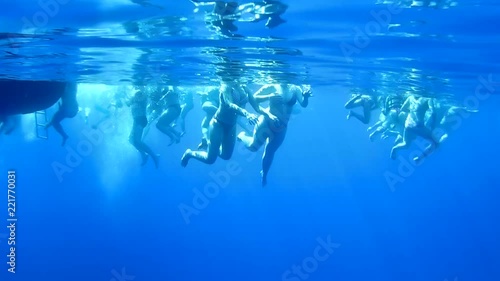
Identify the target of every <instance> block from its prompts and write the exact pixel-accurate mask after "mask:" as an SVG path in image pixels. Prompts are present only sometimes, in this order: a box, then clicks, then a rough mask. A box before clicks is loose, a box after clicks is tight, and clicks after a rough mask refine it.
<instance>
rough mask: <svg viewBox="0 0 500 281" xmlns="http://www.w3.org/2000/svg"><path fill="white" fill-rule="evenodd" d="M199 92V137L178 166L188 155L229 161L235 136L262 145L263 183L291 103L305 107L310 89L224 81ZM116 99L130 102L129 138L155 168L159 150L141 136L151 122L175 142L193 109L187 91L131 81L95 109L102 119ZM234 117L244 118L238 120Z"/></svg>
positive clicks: (254, 146)
mask: <svg viewBox="0 0 500 281" xmlns="http://www.w3.org/2000/svg"><path fill="white" fill-rule="evenodd" d="M198 94H199V95H200V100H201V104H202V106H201V107H202V109H203V111H204V113H205V114H204V115H205V116H204V118H203V120H202V121H201V135H202V138H201V141H200V144H199V145H198V146H197V148H196V149H187V150H186V151H185V152H184V154H183V156H182V159H181V165H182V166H183V167H186V166H187V165H188V163H189V161H190V160H191V159H195V160H197V161H200V162H202V163H206V164H213V163H214V162H215V161H216V160H217V158H221V159H224V160H228V159H230V158H231V156H232V154H233V151H234V147H235V144H236V141H237V140H239V141H241V142H242V143H243V144H244V145H245V147H246V148H248V149H249V150H250V151H253V152H255V151H257V150H259V149H260V148H261V147H262V146H263V145H265V149H264V154H263V157H262V170H261V179H262V184H263V185H266V184H267V175H268V173H269V170H270V167H271V164H272V162H273V159H274V155H275V153H276V151H277V150H278V148H279V147H280V146H281V144H282V143H283V141H284V139H285V136H286V132H287V126H288V122H289V121H290V118H291V115H292V113H293V112H294V110H293V108H294V106H295V104H299V105H300V106H302V107H307V105H308V103H309V98H310V97H311V95H312V92H311V88H310V87H309V86H297V85H292V84H286V83H283V84H280V83H278V84H268V85H264V86H262V87H261V88H260V89H259V90H257V91H256V92H255V93H252V92H251V91H250V89H249V87H248V86H247V85H243V84H241V83H237V82H234V81H226V82H222V83H221V85H220V86H219V87H207V88H205V91H202V92H199V93H198ZM264 103H267V106H266V107H263V104H264ZM117 104H126V105H128V106H129V107H130V110H131V114H132V117H133V125H132V130H131V133H130V138H129V140H130V143H131V144H132V145H133V146H134V147H135V148H136V149H137V151H139V153H140V155H141V158H142V165H145V164H146V163H147V161H148V159H149V158H151V159H152V160H153V162H154V164H155V166H156V167H157V168H158V166H159V155H158V154H156V153H155V152H154V151H153V149H152V148H151V147H150V146H149V145H147V144H146V143H145V142H144V136H145V135H146V134H147V132H148V131H149V130H150V126H151V124H154V123H155V126H156V128H157V129H158V130H159V131H160V132H162V133H163V134H165V135H166V136H168V137H169V139H170V143H169V145H172V144H173V143H179V142H180V140H181V138H182V136H183V135H184V132H185V121H184V120H185V117H186V116H187V114H188V112H190V111H191V110H192V109H193V108H194V97H193V93H192V91H189V90H186V89H181V88H180V87H174V86H163V85H157V86H135V87H134V93H132V95H131V97H129V98H124V96H123V95H115V97H114V101H113V102H112V104H111V105H109V106H108V107H107V109H105V110H100V111H101V112H106V113H105V118H107V117H109V116H110V114H109V111H110V110H109V108H110V107H115V108H116V107H117ZM246 104H250V105H251V107H252V108H253V109H254V111H255V113H250V112H249V111H247V110H246V109H245V106H246ZM239 117H244V118H245V119H246V120H247V121H248V122H241V119H240V118H239ZM103 120H104V119H100V120H99V121H98V123H100V122H102V121H103ZM247 123H249V124H251V125H252V126H254V128H253V130H248V129H247ZM238 124H239V125H240V126H239V127H241V132H239V133H238V132H237V130H238V126H237V125H238ZM96 126H97V124H94V125H93V127H96ZM177 128H178V129H180V130H178V129H177Z"/></svg>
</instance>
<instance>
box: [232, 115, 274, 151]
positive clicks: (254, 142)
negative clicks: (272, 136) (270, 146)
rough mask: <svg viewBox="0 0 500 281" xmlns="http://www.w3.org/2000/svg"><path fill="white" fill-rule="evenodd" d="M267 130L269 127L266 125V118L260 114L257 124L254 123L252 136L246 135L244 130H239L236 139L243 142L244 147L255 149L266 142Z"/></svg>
mask: <svg viewBox="0 0 500 281" xmlns="http://www.w3.org/2000/svg"><path fill="white" fill-rule="evenodd" d="M269 131H270V128H269V126H267V120H266V119H265V117H264V116H262V115H261V116H259V120H258V121H257V124H255V128H254V130H253V136H249V135H247V134H246V132H241V133H239V134H238V140H240V141H241V142H243V144H244V145H245V147H246V148H248V149H249V150H250V151H257V150H259V148H260V147H261V146H262V145H263V144H264V143H265V142H266V140H267V138H268V137H269V134H268V132H269Z"/></svg>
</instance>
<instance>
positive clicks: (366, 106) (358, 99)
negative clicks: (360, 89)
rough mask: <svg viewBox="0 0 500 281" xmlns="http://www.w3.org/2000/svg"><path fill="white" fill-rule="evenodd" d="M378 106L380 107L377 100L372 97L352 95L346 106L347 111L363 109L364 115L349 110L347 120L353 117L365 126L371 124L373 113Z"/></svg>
mask: <svg viewBox="0 0 500 281" xmlns="http://www.w3.org/2000/svg"><path fill="white" fill-rule="evenodd" d="M377 106H378V105H377V99H376V98H374V97H372V96H370V95H361V94H356V95H352V97H351V99H350V100H349V101H347V103H346V104H345V105H344V107H345V109H354V108H356V107H362V108H363V114H362V115H361V114H359V113H356V112H354V111H352V110H349V114H347V120H349V119H351V116H354V117H355V118H356V119H358V120H359V121H361V122H362V123H363V124H368V123H370V119H371V112H372V111H373V110H375V109H377Z"/></svg>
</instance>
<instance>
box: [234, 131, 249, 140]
mask: <svg viewBox="0 0 500 281" xmlns="http://www.w3.org/2000/svg"><path fill="white" fill-rule="evenodd" d="M246 135H247V134H246V133H245V132H241V133H239V134H238V136H237V137H236V139H237V140H238V141H242V140H243V137H245V136H246Z"/></svg>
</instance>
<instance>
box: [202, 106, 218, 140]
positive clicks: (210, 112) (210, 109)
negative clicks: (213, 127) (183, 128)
mask: <svg viewBox="0 0 500 281" xmlns="http://www.w3.org/2000/svg"><path fill="white" fill-rule="evenodd" d="M202 109H203V111H205V112H206V116H205V117H204V118H203V120H202V121H201V135H202V138H201V143H200V144H199V145H198V149H200V150H206V149H207V146H208V141H207V140H208V129H209V127H210V121H211V120H212V118H213V117H214V115H215V112H216V111H217V107H215V106H214V105H213V103H211V102H204V103H203V105H202Z"/></svg>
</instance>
